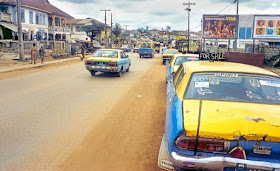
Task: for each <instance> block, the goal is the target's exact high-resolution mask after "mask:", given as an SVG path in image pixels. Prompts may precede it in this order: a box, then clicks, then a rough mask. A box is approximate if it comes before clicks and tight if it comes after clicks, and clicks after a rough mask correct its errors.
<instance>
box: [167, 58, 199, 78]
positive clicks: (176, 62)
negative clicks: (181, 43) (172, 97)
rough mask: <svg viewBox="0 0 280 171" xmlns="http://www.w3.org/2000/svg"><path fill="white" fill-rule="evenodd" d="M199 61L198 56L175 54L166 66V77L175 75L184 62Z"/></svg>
mask: <svg viewBox="0 0 280 171" xmlns="http://www.w3.org/2000/svg"><path fill="white" fill-rule="evenodd" d="M189 61H199V55H198V54H175V55H173V57H172V58H171V59H170V61H169V63H167V65H166V76H168V75H170V74H173V73H175V72H176V71H177V70H178V68H179V66H180V65H181V64H182V63H184V62H189Z"/></svg>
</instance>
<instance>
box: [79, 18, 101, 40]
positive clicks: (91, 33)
mask: <svg viewBox="0 0 280 171" xmlns="http://www.w3.org/2000/svg"><path fill="white" fill-rule="evenodd" d="M104 26H105V24H103V23H97V22H94V21H92V24H91V25H86V26H83V27H82V28H81V30H82V31H85V32H86V33H87V36H88V37H90V41H91V42H92V41H93V40H94V37H95V36H96V35H97V34H100V33H101V31H103V30H104Z"/></svg>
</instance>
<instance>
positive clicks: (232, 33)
mask: <svg viewBox="0 0 280 171" xmlns="http://www.w3.org/2000/svg"><path fill="white" fill-rule="evenodd" d="M237 32H238V15H203V38H204V39H235V38H236V37H237Z"/></svg>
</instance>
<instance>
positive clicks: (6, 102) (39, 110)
mask: <svg viewBox="0 0 280 171" xmlns="http://www.w3.org/2000/svg"><path fill="white" fill-rule="evenodd" d="M130 57H131V58H132V67H131V71H130V72H129V73H124V74H123V75H122V77H120V78H118V77H115V76H113V75H111V74H98V75H97V76H95V77H91V76H90V74H89V72H88V71H86V70H85V69H84V66H83V64H82V63H78V64H72V65H69V66H64V67H60V68H55V69H51V70H46V71H41V72H38V73H32V74H29V75H26V76H21V77H16V78H13V79H7V80H2V81H0V93H1V97H0V103H1V106H0V118H1V119H0V170H19V169H20V170H157V169H158V167H157V155H158V150H159V146H160V142H161V136H162V134H163V132H164V120H165V91H166V90H165V83H164V82H165V66H163V65H161V60H160V56H156V58H154V59H139V58H138V55H136V54H130Z"/></svg>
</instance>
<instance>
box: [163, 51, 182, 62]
mask: <svg viewBox="0 0 280 171" xmlns="http://www.w3.org/2000/svg"><path fill="white" fill-rule="evenodd" d="M178 53H179V52H178V50H176V49H166V50H164V51H163V54H162V64H166V63H168V62H169V60H170V59H171V57H172V56H173V55H175V54H178Z"/></svg>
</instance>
